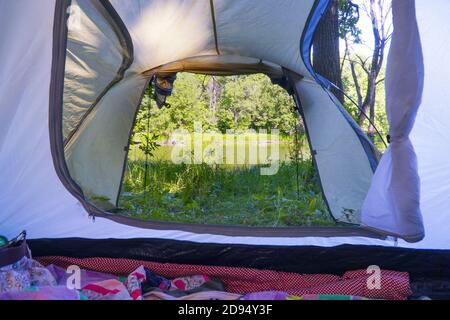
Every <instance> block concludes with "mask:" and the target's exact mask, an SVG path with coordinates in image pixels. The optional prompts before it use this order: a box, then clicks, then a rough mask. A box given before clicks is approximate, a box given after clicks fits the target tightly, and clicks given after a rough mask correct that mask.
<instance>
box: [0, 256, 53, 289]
mask: <svg viewBox="0 0 450 320" xmlns="http://www.w3.org/2000/svg"><path fill="white" fill-rule="evenodd" d="M56 285H57V282H56V279H55V278H54V277H53V275H52V274H51V273H50V271H49V270H47V269H46V268H44V267H43V266H42V265H41V264H40V263H39V262H37V261H34V260H32V259H29V258H27V257H24V258H22V259H21V260H19V261H18V262H16V263H14V264H12V265H9V266H6V267H3V268H1V269H0V293H6V292H11V291H24V290H25V289H28V288H30V287H46V286H56Z"/></svg>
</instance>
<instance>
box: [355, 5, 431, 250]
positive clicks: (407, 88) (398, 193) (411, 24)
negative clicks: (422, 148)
mask: <svg viewBox="0 0 450 320" xmlns="http://www.w3.org/2000/svg"><path fill="white" fill-rule="evenodd" d="M392 13H393V20H394V33H393V36H392V44H391V49H390V52H389V59H388V65H387V71H386V109H387V116H388V120H389V123H390V137H391V145H390V146H389V148H388V150H387V151H386V153H385V154H384V156H383V158H382V160H381V163H380V165H379V167H378V169H377V172H376V174H375V176H374V179H373V183H372V187H371V189H370V191H369V194H368V196H367V199H366V201H365V203H364V206H363V213H362V223H363V224H364V225H366V226H369V227H371V228H375V229H378V230H382V231H387V232H388V233H390V234H392V235H398V236H399V237H402V238H404V239H406V240H408V241H411V242H417V241H420V240H422V239H423V237H424V228H423V221H422V213H421V211H420V181H419V176H418V172H417V170H418V169H417V158H416V154H415V151H414V147H413V145H412V143H411V140H410V139H409V135H410V132H411V130H412V129H413V126H414V121H415V118H416V114H417V111H418V109H419V106H420V104H421V102H422V92H423V84H424V63H423V54H422V45H421V41H420V35H419V30H418V26H417V21H416V13H415V1H414V0H394V1H393V3H392Z"/></svg>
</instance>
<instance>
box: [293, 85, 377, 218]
mask: <svg viewBox="0 0 450 320" xmlns="http://www.w3.org/2000/svg"><path fill="white" fill-rule="evenodd" d="M296 90H297V92H298V96H299V97H300V100H301V101H300V102H301V108H302V114H303V116H304V122H305V124H306V125H307V130H308V134H309V139H310V141H311V146H312V148H313V152H314V154H315V156H314V157H315V163H316V166H317V168H318V170H319V172H320V179H321V185H322V189H323V192H324V194H325V196H326V198H327V199H328V205H329V207H330V211H331V212H332V213H333V215H334V216H335V217H336V218H337V219H338V220H340V221H343V222H347V223H359V222H360V216H359V214H360V210H361V207H362V204H363V202H364V199H365V197H366V195H367V191H368V190H369V187H370V182H371V181H372V177H373V171H372V168H371V166H370V163H369V161H368V160H367V154H366V152H365V150H364V148H363V146H362V144H361V142H360V141H359V139H358V137H357V136H356V135H355V132H354V131H353V128H352V127H351V125H350V124H349V122H348V121H347V120H346V119H345V118H344V117H343V116H342V114H341V112H340V110H339V109H338V108H336V105H335V104H334V102H333V101H332V100H331V99H330V96H329V95H328V94H327V92H325V91H324V90H323V88H322V87H321V86H320V85H319V84H318V83H316V82H315V81H313V80H309V79H308V80H299V81H297V82H296ZM331 128H333V129H331Z"/></svg>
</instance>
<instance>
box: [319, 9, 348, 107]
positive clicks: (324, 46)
mask: <svg viewBox="0 0 450 320" xmlns="http://www.w3.org/2000/svg"><path fill="white" fill-rule="evenodd" d="M313 63H314V69H315V70H316V72H317V73H318V74H320V75H322V76H323V77H325V78H326V79H328V80H330V81H331V82H332V83H334V84H335V85H336V86H338V87H339V88H342V77H341V58H340V48H339V0H331V4H330V8H329V10H327V12H326V14H325V15H324V17H323V18H322V20H321V22H320V23H319V26H318V28H317V32H316V35H315V37H314V47H313ZM332 91H333V93H334V95H335V96H336V97H337V98H338V99H339V101H341V103H344V95H343V93H342V92H341V91H340V90H336V89H334V88H333V89H332Z"/></svg>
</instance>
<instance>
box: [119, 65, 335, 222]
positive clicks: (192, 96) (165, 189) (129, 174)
mask: <svg viewBox="0 0 450 320" xmlns="http://www.w3.org/2000/svg"><path fill="white" fill-rule="evenodd" d="M215 95H217V96H215ZM211 101H214V104H213V103H212V102H211ZM167 102H168V103H169V105H170V108H162V109H159V108H158V107H157V106H156V103H154V101H153V99H152V93H151V90H150V89H148V90H147V92H146V94H145V96H144V99H143V102H142V104H141V109H140V111H139V113H138V117H137V123H136V126H135V130H134V135H133V139H132V140H133V146H132V149H131V150H130V153H129V161H128V165H127V171H126V176H125V181H124V186H123V192H122V195H121V198H120V203H119V207H120V209H119V210H117V212H118V213H120V214H124V215H130V216H133V217H137V218H140V219H145V220H156V221H171V222H190V223H202V224H219V225H220V224H225V225H246V226H266V227H283V226H284V227H286V226H305V225H331V224H334V221H333V220H332V219H331V217H330V215H329V214H328V212H327V209H326V205H325V203H324V201H323V198H322V194H321V190H320V185H319V183H318V178H317V175H316V172H315V170H314V167H313V165H312V161H311V157H310V154H309V148H308V147H307V145H306V139H305V138H306V137H305V135H304V129H303V125H302V123H301V121H300V120H299V116H298V114H297V111H296V109H295V104H294V102H293V99H292V97H290V96H289V95H288V94H287V93H286V92H285V90H284V89H282V88H280V87H278V86H276V85H273V84H272V83H271V81H270V79H269V78H268V77H266V76H264V75H253V76H240V77H210V76H206V77H205V76H199V75H194V74H179V75H178V79H177V81H176V83H175V89H174V94H173V95H172V96H171V97H170V98H169V99H168V101H167ZM149 117H150V118H149ZM149 120H150V121H149ZM195 121H197V122H199V121H200V123H201V126H202V130H203V131H204V132H217V133H219V136H221V137H222V141H230V138H231V141H234V143H235V144H236V143H237V142H236V141H235V139H234V137H237V136H239V135H240V134H242V133H243V132H244V131H245V130H248V129H253V130H255V132H256V133H257V132H258V131H259V130H268V131H269V133H270V130H272V129H278V130H279V131H280V135H281V138H280V141H279V142H277V143H278V144H277V145H274V141H270V136H269V138H268V141H266V143H267V144H268V145H270V147H269V146H265V147H266V148H269V149H271V148H272V147H276V148H279V149H280V151H281V152H280V161H281V165H280V168H279V169H278V171H277V173H276V174H275V175H273V176H264V175H261V173H260V169H261V167H264V159H260V161H259V162H258V163H249V162H248V152H249V151H248V149H249V145H250V143H252V141H253V139H256V135H255V138H250V140H251V141H247V142H246V143H247V144H248V145H247V146H246V149H247V150H246V154H247V159H246V163H245V164H242V163H241V164H234V165H233V164H231V165H230V164H220V165H208V164H205V163H202V164H195V165H194V164H181V165H177V164H174V163H173V162H172V161H171V160H172V159H171V154H172V152H173V148H174V146H173V145H172V143H173V141H172V136H171V133H173V132H174V131H175V130H177V129H186V130H187V131H188V132H193V131H194V122H195ZM208 143H211V141H208V140H207V138H206V137H204V141H203V144H204V146H203V147H204V149H205V148H206V147H207V144H208ZM253 143H254V141H253ZM226 146H227V144H226V143H223V148H226ZM234 147H235V146H234V145H233V148H234ZM259 147H260V148H261V147H262V146H261V145H259ZM269 151H270V150H269ZM224 153H225V152H224ZM270 155H271V154H270V152H268V156H270Z"/></svg>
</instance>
